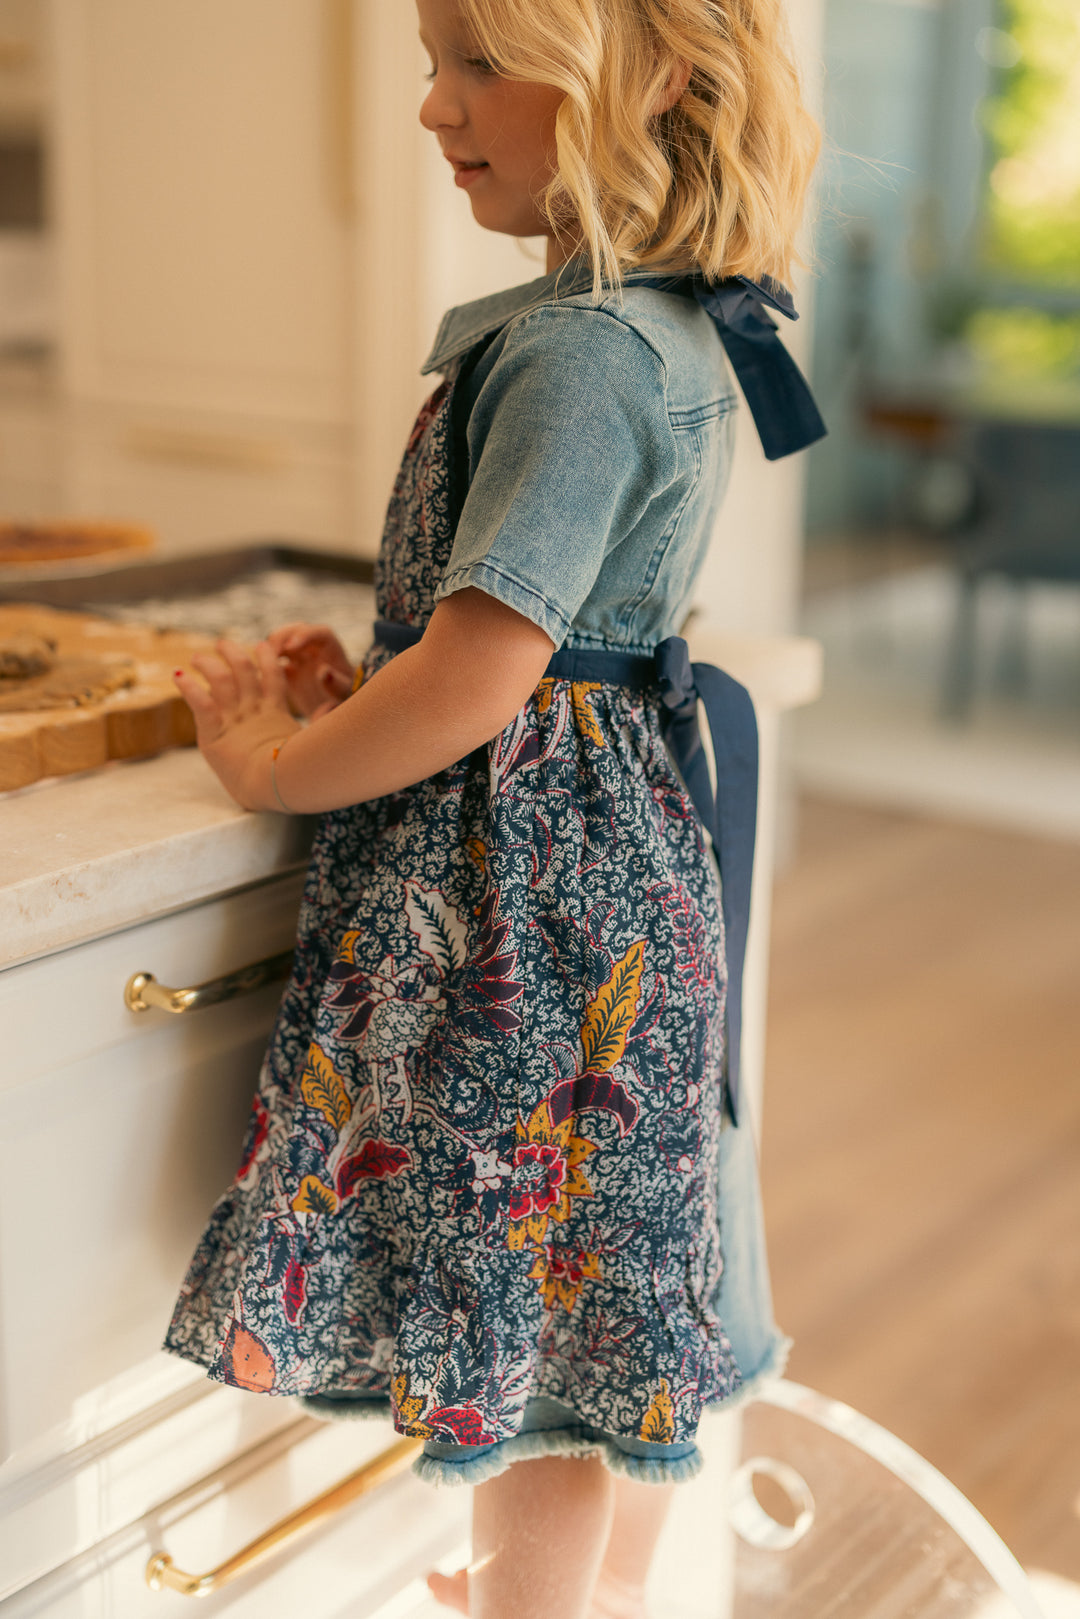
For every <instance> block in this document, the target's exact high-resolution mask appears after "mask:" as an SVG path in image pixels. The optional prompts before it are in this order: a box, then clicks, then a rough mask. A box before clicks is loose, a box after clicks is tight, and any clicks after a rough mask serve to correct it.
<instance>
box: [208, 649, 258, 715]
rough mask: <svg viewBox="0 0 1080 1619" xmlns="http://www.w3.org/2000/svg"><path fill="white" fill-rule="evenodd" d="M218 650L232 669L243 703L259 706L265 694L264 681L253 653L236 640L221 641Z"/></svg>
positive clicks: (245, 705) (249, 706)
mask: <svg viewBox="0 0 1080 1619" xmlns="http://www.w3.org/2000/svg"><path fill="white" fill-rule="evenodd" d="M217 650H218V653H219V655H220V657H221V658H222V659H223V660H224V662H225V663H227V664H228V666H229V668H230V669H231V670H232V675H233V679H234V680H235V681H236V691H237V696H238V697H239V700H240V703H241V705H242V706H243V707H244V708H247V709H252V708H255V707H257V705H258V703H259V701H260V700H261V698H262V695H263V682H262V674H261V671H260V669H259V667H258V666H257V665H256V664H255V663H253V662H252V658H251V653H250V652H248V650H247V649H246V647H242V646H237V644H236V642H235V641H227V640H222V641H219V642H218V644H217Z"/></svg>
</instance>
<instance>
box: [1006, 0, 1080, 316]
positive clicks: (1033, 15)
mask: <svg viewBox="0 0 1080 1619" xmlns="http://www.w3.org/2000/svg"><path fill="white" fill-rule="evenodd" d="M1001 15H1002V25H1003V32H1004V33H1005V34H1006V35H1007V36H1008V37H1009V38H1011V39H1012V40H1013V41H1015V46H1016V50H1017V60H1016V61H1015V63H1014V64H1013V65H1012V66H1009V67H1005V68H1004V69H1003V70H1002V74H1001V81H1000V87H999V90H998V93H997V94H996V95H995V96H993V97H992V98H990V99H989V100H988V101H987V102H986V103H985V104H984V109H983V113H984V120H985V127H986V130H987V134H988V136H989V138H990V143H991V151H992V163H991V169H990V175H989V185H988V188H987V197H986V236H985V262H986V267H987V268H988V269H990V270H994V271H999V272H1002V273H1004V274H1006V275H1007V276H1009V278H1010V279H1015V280H1025V281H1026V280H1038V281H1050V282H1057V283H1061V282H1066V283H1072V284H1074V285H1076V286H1078V287H1080V6H1078V5H1077V0H1001Z"/></svg>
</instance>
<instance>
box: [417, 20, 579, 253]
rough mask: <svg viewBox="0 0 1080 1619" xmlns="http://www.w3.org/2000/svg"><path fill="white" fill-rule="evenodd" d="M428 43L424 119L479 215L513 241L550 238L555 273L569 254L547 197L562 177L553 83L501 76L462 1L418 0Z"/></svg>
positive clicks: (487, 226)
mask: <svg viewBox="0 0 1080 1619" xmlns="http://www.w3.org/2000/svg"><path fill="white" fill-rule="evenodd" d="M416 9H417V12H418V13H419V17H420V39H421V42H422V43H423V46H424V48H425V50H426V51H427V53H428V55H429V57H430V58H431V74H430V79H431V89H430V91H429V92H428V94H427V96H426V98H425V100H424V104H423V106H422V107H421V108H420V122H421V123H422V124H423V126H424V128H425V129H430V130H431V132H432V134H433V135H435V136H437V137H438V141H439V145H440V146H441V147H442V151H443V156H444V157H445V158H446V159H447V161H448V162H449V163H450V164H451V165H452V167H453V170H454V178H455V181H456V183H457V184H458V185H459V186H461V187H462V189H463V190H465V191H467V192H468V194H469V201H470V203H471V204H472V211H473V217H474V218H475V219H476V221H477V223H478V224H480V225H483V226H484V228H485V229H486V230H496V231H503V232H505V233H506V234H507V235H508V236H546V237H547V238H548V269H549V270H551V269H554V268H555V267H556V266H557V265H559V264H561V263H562V262H563V261H564V260H565V258H566V257H567V256H568V250H564V248H563V247H562V246H560V244H559V242H558V241H557V240H556V239H555V237H554V236H553V234H552V230H551V225H550V223H549V221H548V219H547V217H546V215H545V214H544V212H543V209H542V208H541V207H540V204H539V200H538V199H539V197H540V194H541V193H542V191H543V190H544V187H545V186H546V185H547V183H548V181H549V180H550V179H551V177H552V175H553V174H554V173H555V162H556V158H555V114H556V113H557V112H558V110H559V105H560V103H561V102H562V99H563V93H562V91H561V90H557V89H555V87H554V86H553V85H549V84H527V83H524V82H523V81H522V80H520V79H504V78H500V77H499V75H498V73H496V72H495V70H494V69H493V68H492V67H491V66H490V64H489V63H487V62H486V61H484V59H483V57H482V56H481V55H480V54H479V50H478V47H477V46H476V44H475V41H474V40H472V39H471V38H470V35H469V32H468V29H467V28H466V26H465V24H464V22H463V20H462V18H461V14H460V12H459V10H458V6H457V4H456V0H416Z"/></svg>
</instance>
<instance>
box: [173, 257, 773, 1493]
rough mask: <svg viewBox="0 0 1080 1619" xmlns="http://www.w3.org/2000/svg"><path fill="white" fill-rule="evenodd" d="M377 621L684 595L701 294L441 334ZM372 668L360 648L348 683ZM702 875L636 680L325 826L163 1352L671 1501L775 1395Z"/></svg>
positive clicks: (577, 634)
mask: <svg viewBox="0 0 1080 1619" xmlns="http://www.w3.org/2000/svg"><path fill="white" fill-rule="evenodd" d="M425 369H426V370H428V371H435V372H438V373H441V375H442V378H443V380H442V381H441V382H440V384H439V386H438V387H437V388H436V390H435V392H434V393H433V394H432V396H431V397H430V399H429V400H428V401H427V403H426V404H425V405H424V407H423V408H422V410H421V412H420V415H419V417H418V419H417V422H416V425H415V427H414V428H413V431H412V434H411V436H410V438H409V441H408V444H407V446H406V450H405V455H404V460H403V462H402V466H401V470H400V473H399V475H398V479H397V483H396V486H395V489H394V493H393V496H392V499H391V502H390V507H389V510H388V513H387V519H386V527H385V532H384V536H383V541H382V547H381V551H380V555H379V560H378V564H377V569H376V597H377V608H378V612H379V614H380V616H381V618H383V619H384V620H389V621H390V622H392V623H396V624H399V625H404V626H411V627H413V628H414V629H422V628H423V626H424V624H425V623H426V622H427V620H428V618H429V617H430V615H431V613H432V611H433V609H434V607H435V605H436V604H437V603H438V602H439V601H440V600H441V599H442V598H443V597H445V596H447V595H450V594H451V593H452V592H454V591H456V590H460V589H463V588H465V587H467V586H473V587H476V588H479V589H481V590H483V591H484V592H486V593H487V594H489V595H492V596H495V597H496V598H498V599H499V600H500V601H502V602H504V603H506V604H507V605H508V606H510V607H512V608H514V609H516V610H517V611H518V612H520V613H522V614H524V615H525V616H526V617H528V618H529V619H531V620H532V621H533V622H535V623H536V624H538V625H540V626H541V627H542V628H543V629H544V630H545V631H546V632H547V634H548V635H549V636H550V637H551V639H552V641H553V642H554V643H555V645H556V647H564V648H584V649H593V650H618V651H621V652H630V653H650V652H651V651H652V650H653V649H654V648H655V647H656V646H657V645H658V643H660V642H661V641H662V640H664V638H665V637H667V636H670V635H672V634H677V632H678V629H679V626H680V624H681V622H682V620H683V618H684V617H685V615H686V612H687V610H688V607H689V605H690V601H691V597H692V593H693V588H694V583H695V579H696V577H697V574H698V571H699V569H700V566H701V563H702V560H703V557H704V553H705V549H706V545H707V543H708V539H709V535H710V531H711V529H712V526H713V521H714V517H715V513H716V508H717V506H718V503H719V501H720V499H721V497H722V494H723V490H724V486H725V483H726V479H727V474H728V469H729V465H730V455H731V441H732V439H731V435H732V427H733V415H732V412H733V408H734V402H735V396H734V390H733V387H732V384H731V381H730V376H729V373H728V370H727V366H726V363H725V360H724V355H723V349H722V346H721V344H720V341H719V339H718V337H717V335H716V332H715V330H714V328H713V325H712V323H711V322H710V320H709V318H708V317H707V316H706V315H705V314H704V313H703V312H702V310H701V309H700V308H699V307H698V306H697V305H696V304H694V303H693V302H691V301H689V300H687V299H685V298H681V297H677V296H675V295H674V294H671V293H668V292H664V291H661V290H657V289H656V288H655V287H644V286H639V287H635V286H634V284H633V279H632V278H631V280H630V281H629V282H628V284H627V285H626V287H625V289H624V291H623V293H622V295H621V296H615V295H607V296H603V297H600V298H596V297H595V296H594V295H593V294H592V292H591V290H590V288H589V285H588V279H587V277H585V276H584V275H583V274H582V273H581V271H580V269H575V268H574V267H571V268H570V269H569V270H564V271H563V272H562V273H561V274H558V275H555V276H546V277H543V278H541V279H540V280H539V281H536V282H533V283H531V284H530V285H528V286H525V287H520V288H516V289H514V290H512V291H510V292H506V293H501V294H498V295H496V296H494V297H490V298H485V299H482V300H479V301H478V302H476V303H473V304H469V305H466V306H464V307H462V308H459V309H455V310H452V311H451V312H450V313H449V314H448V315H447V316H446V318H445V319H444V321H443V324H442V327H441V328H440V332H439V335H438V339H437V341H436V345H435V348H434V350H433V352H432V355H431V357H430V358H429V360H428V362H427V366H426V368H425ZM391 656H392V653H391V651H390V650H389V649H388V647H386V646H384V645H376V646H374V647H373V648H372V649H371V651H370V652H369V653H368V655H367V656H366V658H365V659H364V662H363V665H362V668H361V670H360V671H359V674H358V679H362V680H373V681H375V682H376V686H377V681H378V673H379V670H380V668H381V667H382V666H383V665H384V663H385V662H386V661H387V660H388V659H389V658H390V657H391ZM725 990H726V971H725V964H724V931H723V920H722V914H721V904H720V894H719V886H718V880H717V874H716V867H715V863H714V860H713V857H712V854H711V851H710V847H709V844H708V840H707V837H706V835H705V833H704V830H703V827H702V825H701V822H700V821H699V819H698V816H697V814H696V812H695V810H694V807H693V804H692V803H691V802H690V799H689V797H688V795H687V792H686V790H685V788H684V785H683V782H682V780H681V778H680V776H679V774H678V772H677V770H676V769H675V767H674V765H673V763H672V760H671V758H670V756H669V753H668V751H667V748H666V747H665V745H664V741H663V737H662V734H661V701H660V695H659V692H658V691H652V690H646V691H641V690H630V689H628V688H625V687H622V686H620V685H619V684H617V683H613V682H602V681H585V680H569V679H559V678H545V679H543V680H541V682H540V683H539V685H538V687H537V689H536V691H535V692H534V693H533V695H532V696H531V698H530V699H529V701H528V702H527V703H526V704H525V706H524V708H523V709H522V710H521V712H520V713H519V714H518V715H517V716H516V717H515V718H514V719H513V720H512V721H511V723H510V724H509V725H508V726H507V727H506V728H505V730H504V731H502V732H501V733H500V734H499V735H498V736H496V737H495V738H493V739H492V741H490V742H489V743H488V744H487V745H486V746H484V747H480V748H478V749H477V750H476V751H475V752H474V753H473V754H471V755H470V756H469V757H467V758H464V759H462V760H460V761H459V762H458V763H457V764H456V765H454V766H452V767H451V768H449V769H447V770H444V771H442V772H440V773H439V774H438V775H437V776H433V777H431V778H429V779H428V780H425V781H422V782H420V783H418V784H417V785H415V786H413V787H409V788H406V789H404V790H403V791H401V792H398V793H394V794H391V795H389V796H388V797H385V798H381V799H378V800H374V801H371V802H368V803H364V804H359V805H355V806H352V807H350V808H346V809H342V810H336V811H333V812H331V813H330V814H328V815H326V816H324V817H323V818H322V820H321V823H320V827H319V830H318V833H317V836H316V840H315V845H314V849H313V852H312V858H311V866H310V870H309V873H308V879H307V883H306V887H305V892H304V898H303V903H302V907H301V912H300V918H299V928H298V939H297V948H296V956H295V961H294V965H293V970H292V977H291V980H290V982H289V984H288V987H287V989H286V991H285V994H284V997H283V1000H282V1004H281V1008H280V1012H279V1015H278V1018H277V1022H276V1025H275V1028H274V1031H273V1035H272V1038H271V1042H270V1047H269V1050H268V1053H267V1056H266V1059H265V1062H264V1064H263V1068H262V1071H261V1075H260V1079H259V1085H258V1091H257V1094H256V1096H255V1098H254V1101H253V1104H252V1111H251V1116H250V1124H249V1129H248V1133H247V1139H246V1141H245V1143H244V1146H243V1150H242V1154H241V1161H240V1165H239V1168H238V1170H237V1174H236V1177H235V1179H234V1181H233V1184H232V1185H231V1186H230V1187H229V1188H228V1190H227V1191H226V1192H225V1193H224V1194H223V1196H222V1197H221V1198H220V1199H219V1200H218V1202H217V1204H216V1205H215V1208H214V1210H213V1212H212V1214H211V1217H210V1221H209V1224H208V1227H207V1229H206V1231H205V1233H204V1235H203V1237H202V1240H201V1241H200V1243H199V1246H198V1249H197V1251H196V1253H195V1256H194V1258H193V1260H192V1263H191V1266H190V1268H189V1271H188V1274H187V1277H186V1279H185V1281H184V1284H183V1287H182V1290H181V1293H180V1297H179V1299H178V1301H177V1305H176V1309H175V1313H174V1315H173V1319H172V1322H171V1324H170V1327H169V1330H168V1335H167V1338H166V1347H167V1348H168V1349H170V1350H172V1351H174V1352H175V1353H177V1354H179V1355H182V1356H184V1357H186V1358H187V1359H189V1360H192V1361H195V1362H196V1363H198V1364H199V1365H201V1366H203V1367H205V1368H206V1370H207V1372H208V1374H209V1375H210V1376H211V1377H213V1378H217V1379H219V1380H220V1381H222V1382H225V1383H229V1384H232V1385H235V1386H238V1387H240V1388H245V1389H249V1390H252V1391H255V1392H259V1393H263V1394H278V1395H293V1396H299V1397H301V1398H302V1399H303V1400H304V1403H305V1404H306V1405H307V1406H308V1408H309V1409H311V1410H313V1411H317V1412H318V1413H320V1414H322V1415H325V1416H330V1417H339V1416H346V1417H348V1416H357V1415H368V1414H376V1415H387V1414H389V1415H390V1416H391V1417H392V1419H393V1422H394V1426H395V1427H396V1428H397V1430H398V1431H399V1432H400V1433H402V1434H409V1435H413V1436H416V1437H418V1438H421V1439H423V1440H424V1441H425V1444H424V1448H423V1454H422V1455H421V1457H420V1458H419V1460H418V1463H417V1470H418V1471H419V1472H420V1474H421V1476H424V1477H426V1478H429V1479H430V1480H432V1481H433V1482H468V1483H473V1482H477V1481H479V1480H480V1479H483V1478H486V1477H490V1476H492V1475H493V1474H495V1473H497V1472H499V1471H501V1470H502V1469H503V1468H504V1467H506V1466H507V1465H509V1463H510V1462H511V1461H513V1460H515V1459H520V1458H524V1457H528V1456H536V1455H540V1454H544V1453H549V1452H553V1451H564V1452H569V1453H571V1454H586V1453H592V1452H599V1453H600V1455H601V1456H602V1458H603V1459H604V1461H605V1462H606V1463H607V1464H608V1465H609V1466H610V1467H612V1468H613V1469H615V1470H616V1471H619V1472H622V1473H624V1474H627V1475H629V1476H631V1477H634V1478H638V1479H643V1480H652V1481H658V1482H662V1481H666V1480H671V1479H682V1478H688V1477H691V1476H693V1474H694V1473H695V1472H696V1471H697V1470H698V1468H699V1466H700V1454H699V1452H698V1449H697V1446H696V1444H695V1432H696V1429H697V1425H698V1421H699V1419H700V1416H701V1413H702V1411H703V1409H704V1408H705V1407H707V1406H712V1405H718V1404H724V1405H730V1404H731V1403H733V1402H734V1401H736V1400H738V1399H740V1398H744V1397H745V1396H746V1395H747V1394H748V1393H749V1392H751V1391H752V1390H753V1389H754V1387H755V1385H756V1384H757V1383H758V1382H759V1380H760V1379H761V1378H763V1377H765V1376H767V1375H770V1374H775V1373H776V1372H778V1371H779V1370H780V1369H781V1367H782V1363H783V1359H784V1355H785V1352H786V1347H787V1344H786V1340H785V1339H784V1338H782V1337H781V1335H780V1334H779V1333H778V1332H777V1330H776V1328H775V1326H774V1325H773V1320H772V1310H771V1302H770V1296H769V1286H768V1276H767V1271H766V1268H765V1259H764V1249H763V1242H762V1231H761V1213H760V1206H759V1198H758V1187H757V1170H756V1159H755V1151H754V1142H753V1137H752V1134H751V1131H750V1128H749V1125H748V1124H746V1123H742V1124H740V1125H738V1126H736V1125H735V1124H734V1122H733V1120H732V1116H731V1112H730V1109H729V1108H728V1107H727V1105H726V1092H725V1050H724V1044H725V1042H724V999H725Z"/></svg>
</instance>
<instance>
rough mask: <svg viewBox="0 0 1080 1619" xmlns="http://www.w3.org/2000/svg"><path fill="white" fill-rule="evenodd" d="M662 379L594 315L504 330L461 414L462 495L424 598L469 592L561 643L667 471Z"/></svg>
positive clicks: (671, 467)
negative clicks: (447, 549) (464, 450)
mask: <svg viewBox="0 0 1080 1619" xmlns="http://www.w3.org/2000/svg"><path fill="white" fill-rule="evenodd" d="M664 376H665V374H664V366H663V362H662V360H661V359H660V357H659V356H658V355H657V353H656V352H655V351H654V350H653V349H652V347H651V346H650V345H649V344H648V343H647V342H646V341H645V340H644V339H643V338H642V337H641V336H640V335H639V334H638V333H637V332H635V331H633V330H632V329H631V328H630V327H628V326H627V325H626V324H625V323H624V322H623V321H621V320H619V319H618V318H617V316H613V315H610V314H608V313H606V312H605V311H603V310H599V309H596V308H589V307H588V306H581V305H570V306H567V305H557V304H556V305H553V304H547V305H543V306H541V307H540V308H539V309H534V310H532V311H531V312H530V313H529V314H527V315H525V316H523V317H522V318H521V319H520V320H518V321H515V322H514V323H513V325H512V326H511V327H510V328H509V329H508V331H507V333H506V336H505V339H504V341H503V346H502V348H501V351H500V352H499V354H498V356H497V358H496V360H495V362H494V364H493V366H492V368H491V370H490V372H489V373H488V375H487V376H486V377H485V378H484V380H483V382H482V384H481V386H480V390H479V393H478V395H477V398H476V402H475V404H474V406H473V409H472V411H471V412H470V415H469V421H468V428H467V441H468V451H469V466H470V471H471V478H470V482H469V490H468V494H467V496H466V498H465V502H464V505H463V507H462V511H461V517H460V519H459V521H458V526H457V530H456V533H455V538H454V546H453V550H452V552H451V554H450V559H449V562H448V563H447V567H446V572H445V574H444V575H443V578H442V580H441V582H440V584H439V587H438V589H437V591H436V593H435V600H436V601H441V600H442V598H443V597H445V596H449V595H451V594H452V593H453V592H454V591H456V590H462V589H464V588H465V587H466V586H468V585H474V586H476V587H477V588H478V589H480V590H483V591H484V592H486V594H488V595H490V596H495V597H496V598H497V599H498V600H499V601H501V602H504V603H505V604H506V605H507V606H508V607H513V608H514V609H516V611H517V612H519V613H522V614H524V616H525V617H526V618H529V619H531V620H532V621H533V623H535V624H538V625H539V626H540V628H541V629H543V630H544V631H546V633H547V634H548V635H549V636H550V637H551V639H552V641H553V642H554V643H555V645H556V646H557V647H558V646H561V644H562V642H563V640H564V639H565V637H566V634H567V631H568V630H569V628H570V626H571V624H572V623H573V621H574V618H575V616H576V614H577V612H578V609H579V608H580V607H581V605H582V603H583V602H584V601H585V599H586V597H587V596H588V595H589V592H590V590H591V589H592V587H593V585H594V583H595V581H596V577H597V575H598V573H599V571H600V568H601V565H602V563H603V561H604V558H605V557H606V556H607V555H608V554H609V553H610V552H611V551H612V550H613V549H614V548H615V547H616V546H617V545H618V544H619V542H620V541H621V540H622V539H624V538H625V537H626V535H628V534H629V533H630V532H631V530H632V529H633V528H634V526H635V524H636V523H638V522H639V521H640V519H641V517H642V515H643V513H644V512H645V510H646V508H647V507H648V505H649V502H650V501H651V500H652V499H653V498H654V497H655V495H656V494H657V492H658V491H659V490H661V489H663V488H665V487H666V486H667V484H668V483H670V482H671V480H672V479H673V478H674V476H675V468H676V465H677V453H676V449H675V446H674V441H673V435H672V431H671V426H670V423H669V421H668V415H667V406H666V395H665V387H664Z"/></svg>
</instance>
